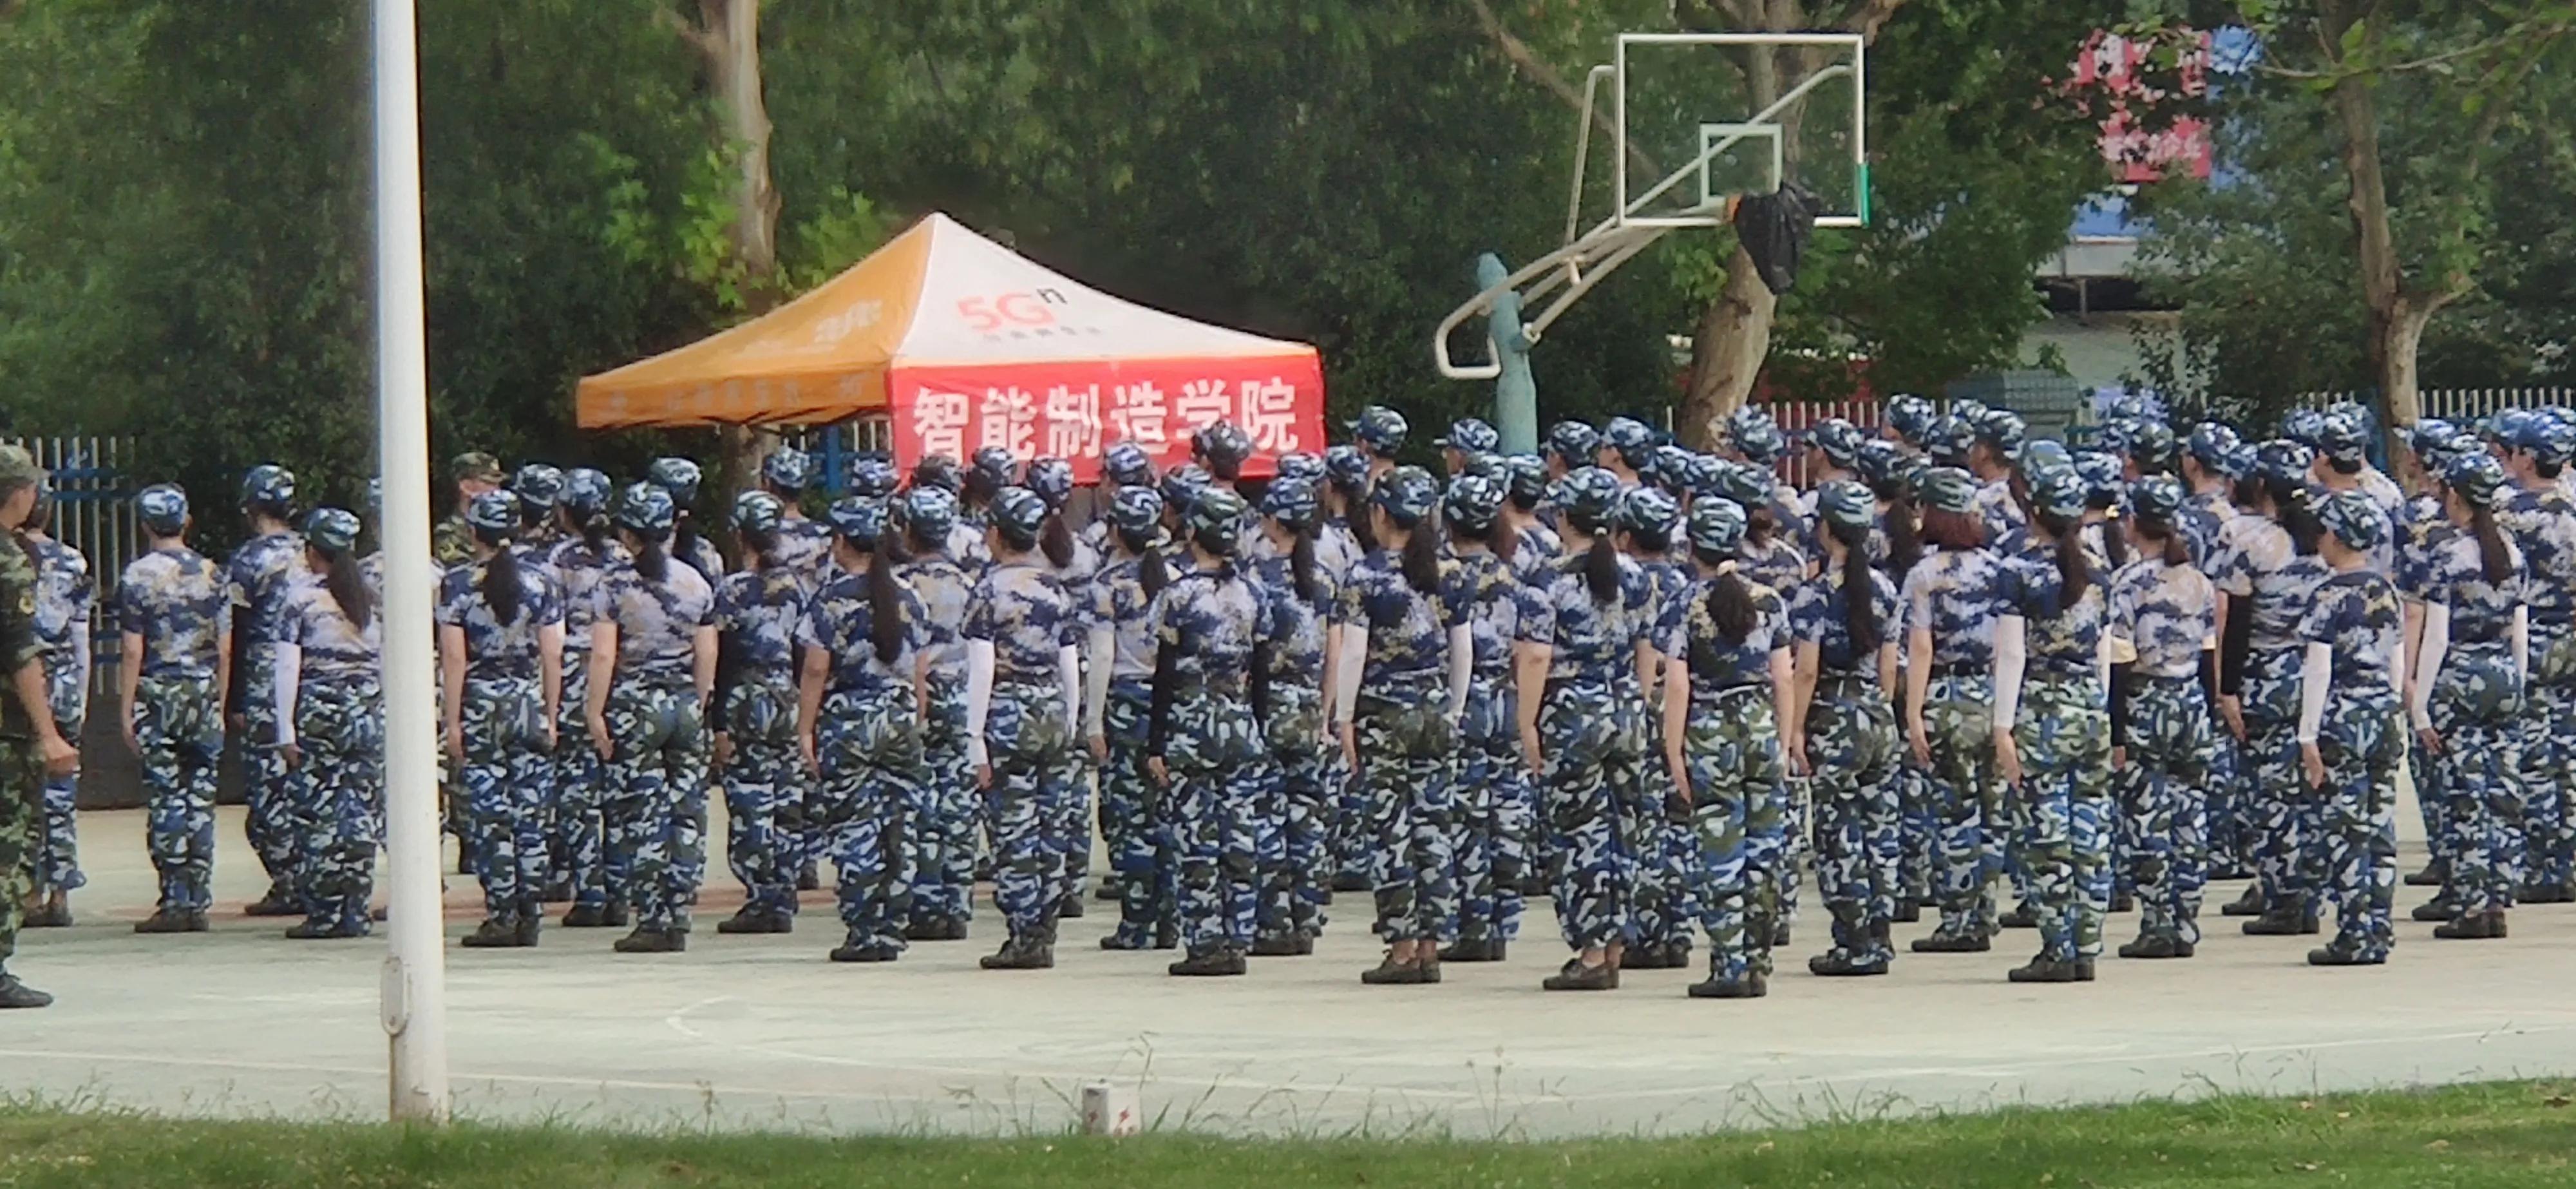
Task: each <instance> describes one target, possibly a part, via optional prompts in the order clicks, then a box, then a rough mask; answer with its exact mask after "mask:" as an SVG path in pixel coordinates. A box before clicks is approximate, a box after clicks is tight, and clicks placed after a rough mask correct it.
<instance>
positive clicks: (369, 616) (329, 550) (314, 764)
mask: <svg viewBox="0 0 2576 1189" xmlns="http://www.w3.org/2000/svg"><path fill="white" fill-rule="evenodd" d="M358 532H359V523H358V517H357V514H356V513H353V512H349V511H346V510H344V509H340V508H316V509H314V510H313V512H312V513H311V514H309V515H307V516H306V517H305V518H304V541H305V548H304V557H303V559H302V562H301V565H302V567H303V570H302V572H300V573H298V574H296V575H295V576H294V578H293V580H292V582H291V583H290V584H289V586H288V587H287V594H286V601H285V603H284V604H283V605H282V606H280V607H279V608H278V612H277V617H276V619H275V621H274V622H272V623H271V624H270V625H269V630H270V637H269V642H270V644H271V645H272V650H273V652H274V654H275V657H276V663H277V687H276V698H277V701H276V710H277V723H278V742H279V750H280V751H281V752H282V753H284V758H285V760H286V764H287V766H288V767H289V768H294V769H299V770H300V772H301V775H302V780H301V781H300V782H298V784H297V786H296V788H297V790H298V791H299V793H300V794H301V795H300V796H299V797H298V798H297V803H296V806H295V828H296V831H297V833H298V834H299V836H300V839H301V841H300V844H299V846H298V851H299V853H300V855H301V857H302V859H303V866H302V870H301V874H302V877H303V878H302V879H301V880H300V881H299V882H298V886H297V889H296V893H297V900H298V901H299V902H300V903H301V904H303V906H304V921H303V923H301V924H298V925H296V926H294V927H293V928H290V929H288V930H287V931H286V935H287V936H288V937H290V938H294V939H296V940H299V941H309V940H320V939H334V938H350V937H364V936H366V935H367V932H368V928H367V915H368V914H367V900H368V897H369V896H370V895H371V894H372V892H373V891H374V888H375V863H376V846H377V844H378V843H379V842H380V841H382V839H383V836H384V818H385V721H384V714H385V708H384V688H383V673H382V665H383V658H384V648H383V643H382V635H383V628H384V618H383V615H382V614H381V613H380V612H379V610H378V608H377V607H376V596H375V592H374V591H372V590H370V589H368V587H367V583H366V578H365V577H364V576H363V575H361V574H360V573H359V572H358V556H357V548H358Z"/></svg>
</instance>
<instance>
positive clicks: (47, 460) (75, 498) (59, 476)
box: [5, 434, 144, 698]
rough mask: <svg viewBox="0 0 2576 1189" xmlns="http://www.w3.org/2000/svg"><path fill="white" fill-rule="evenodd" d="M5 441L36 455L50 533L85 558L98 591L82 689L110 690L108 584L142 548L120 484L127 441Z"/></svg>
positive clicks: (129, 451) (78, 437)
mask: <svg viewBox="0 0 2576 1189" xmlns="http://www.w3.org/2000/svg"><path fill="white" fill-rule="evenodd" d="M5 440H7V441H9V442H11V443H13V444H15V445H19V446H24V447H26V449H27V452H28V453H29V454H32V455H34V456H35V457H36V465H38V466H41V467H44V468H45V469H46V470H48V471H50V472H52V481H51V486H52V489H53V502H54V515H53V525H52V530H51V534H52V536H53V538H54V539H55V540H57V541H61V542H62V543H64V544H66V545H69V546H71V547H72V548H74V549H78V550H80V551H81V556H83V557H86V558H88V559H89V573H90V579H91V581H93V582H94V583H96V585H97V589H98V597H97V598H96V599H94V600H92V601H91V607H90V620H89V633H90V657H91V664H90V694H91V696H92V697H93V698H96V697H100V696H106V695H110V694H113V692H114V686H113V682H114V679H115V672H116V658H117V648H118V643H117V624H116V614H115V601H116V583H117V579H118V578H119V577H120V576H122V575H123V574H124V573H125V566H126V563H128V562H131V561H133V560H134V559H135V557H136V556H138V555H139V554H141V553H142V551H143V548H144V544H143V538H142V535H141V530H140V529H139V528H137V527H136V525H135V522H134V501H133V500H132V499H130V498H128V497H130V496H131V495H133V492H131V491H129V490H127V488H126V481H127V480H126V468H127V465H128V463H129V462H130V461H131V460H132V458H133V457H134V442H133V440H132V439H129V438H110V437H99V436H96V435H83V434H65V435H60V436H55V437H42V438H11V439H5Z"/></svg>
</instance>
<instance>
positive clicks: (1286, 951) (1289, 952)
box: [1252, 933, 1297, 958]
mask: <svg viewBox="0 0 2576 1189" xmlns="http://www.w3.org/2000/svg"><path fill="white" fill-rule="evenodd" d="M1252 956H1253V957H1256V958H1294V957H1296V956H1297V939H1296V938H1294V937H1290V936H1288V935H1287V934H1285V933H1274V934H1271V935H1270V936H1268V937H1264V938H1261V939H1259V940H1257V941H1254V942H1253V943H1252Z"/></svg>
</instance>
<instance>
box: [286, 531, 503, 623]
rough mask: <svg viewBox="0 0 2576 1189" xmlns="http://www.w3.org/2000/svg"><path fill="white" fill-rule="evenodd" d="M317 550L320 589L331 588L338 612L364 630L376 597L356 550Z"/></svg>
mask: <svg viewBox="0 0 2576 1189" xmlns="http://www.w3.org/2000/svg"><path fill="white" fill-rule="evenodd" d="M320 552H321V553H322V560H323V561H324V563H325V568H324V569H323V571H322V587H323V589H324V590H327V591H329V592H330V594H331V601H332V602H334V603H338V604H339V605H340V614H342V615H345V616H347V617H348V619H349V622H350V623H351V624H353V625H355V626H356V627H357V629H358V630H359V631H362V632H363V631H365V630H367V624H368V623H370V622H372V621H373V620H374V619H375V617H376V599H375V595H374V594H372V593H370V592H369V591H368V590H367V576H366V574H364V573H363V572H361V571H360V570H359V569H358V556H357V554H355V553H353V552H351V551H349V550H346V549H343V550H340V551H338V552H332V551H330V550H321V551H320ZM505 552H506V551H505Z"/></svg>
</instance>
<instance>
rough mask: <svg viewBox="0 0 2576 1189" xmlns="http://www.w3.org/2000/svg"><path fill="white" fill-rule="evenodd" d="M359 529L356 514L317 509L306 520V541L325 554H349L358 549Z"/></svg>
mask: <svg viewBox="0 0 2576 1189" xmlns="http://www.w3.org/2000/svg"><path fill="white" fill-rule="evenodd" d="M358 527H359V526H358V514H357V513H355V512H351V511H348V510H346V509H342V508H315V509H313V512H312V514H311V515H309V516H306V517H305V518H304V540H305V543H306V544H309V545H311V546H313V547H314V548H316V549H319V550H321V551H322V552H324V553H347V552H348V551H350V550H352V549H355V548H357V547H358Z"/></svg>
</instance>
